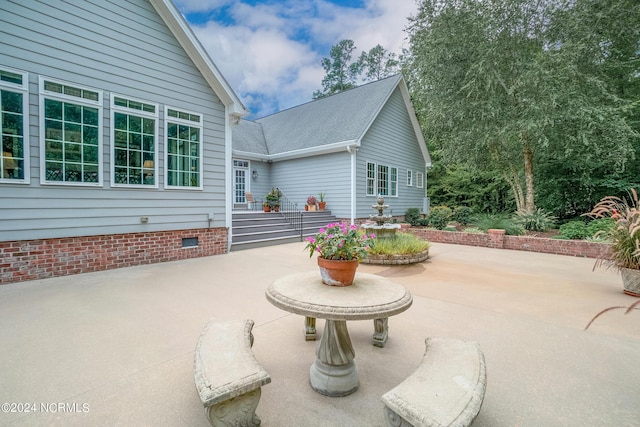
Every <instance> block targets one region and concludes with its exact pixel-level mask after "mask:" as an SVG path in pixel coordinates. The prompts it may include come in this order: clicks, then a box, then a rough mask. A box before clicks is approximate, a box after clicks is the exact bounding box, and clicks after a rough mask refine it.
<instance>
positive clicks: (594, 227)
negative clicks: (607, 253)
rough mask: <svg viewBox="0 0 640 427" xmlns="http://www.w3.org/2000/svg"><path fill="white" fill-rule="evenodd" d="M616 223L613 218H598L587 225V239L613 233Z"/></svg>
mask: <svg viewBox="0 0 640 427" xmlns="http://www.w3.org/2000/svg"><path fill="white" fill-rule="evenodd" d="M615 226H616V222H615V221H614V219H613V218H597V219H594V220H592V221H589V223H588V224H587V237H598V236H603V237H604V238H606V236H607V235H608V234H609V233H610V232H611V231H613V229H614V228H615Z"/></svg>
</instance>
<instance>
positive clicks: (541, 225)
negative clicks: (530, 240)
mask: <svg viewBox="0 0 640 427" xmlns="http://www.w3.org/2000/svg"><path fill="white" fill-rule="evenodd" d="M556 219H557V218H556V217H554V216H553V215H551V214H550V213H548V212H546V211H545V210H544V209H540V208H538V209H536V210H535V211H533V212H525V211H518V212H516V214H515V216H514V217H513V221H514V222H515V223H516V224H518V225H520V226H522V227H523V228H524V229H525V230H530V231H547V230H548V229H549V228H553V227H554V226H555V225H556Z"/></svg>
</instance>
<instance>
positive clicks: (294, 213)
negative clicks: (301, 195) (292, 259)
mask: <svg viewBox="0 0 640 427" xmlns="http://www.w3.org/2000/svg"><path fill="white" fill-rule="evenodd" d="M277 190H278V193H279V194H280V195H281V196H280V214H281V215H282V216H283V217H284V219H285V220H286V221H287V222H288V223H289V224H291V226H292V227H293V229H294V230H296V231H298V232H300V241H301V242H302V240H303V236H302V230H303V228H302V211H300V210H299V209H298V205H297V204H296V203H293V202H292V201H291V200H289V198H288V197H287V196H285V195H284V193H282V191H280V189H279V188H278V189H277Z"/></svg>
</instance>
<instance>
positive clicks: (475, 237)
mask: <svg viewBox="0 0 640 427" xmlns="http://www.w3.org/2000/svg"><path fill="white" fill-rule="evenodd" d="M409 231H410V232H411V233H413V234H414V235H416V236H418V237H420V238H423V239H425V240H428V241H430V242H436V243H452V244H457V245H469V246H482V247H486V248H497V249H512V250H517V251H531V252H543V253H548V254H556V255H569V256H578V257H585V258H598V257H599V256H601V255H602V254H604V253H605V252H606V251H607V250H608V249H609V245H608V244H606V243H596V242H587V241H584V240H561V239H545V238H540V237H528V236H507V235H505V234H504V230H489V233H487V234H476V233H463V232H454V231H441V230H428V229H425V228H419V227H411V228H410V229H409Z"/></svg>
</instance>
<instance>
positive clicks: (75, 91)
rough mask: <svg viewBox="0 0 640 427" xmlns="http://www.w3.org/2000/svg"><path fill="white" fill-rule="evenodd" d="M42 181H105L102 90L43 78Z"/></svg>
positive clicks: (97, 183) (41, 108)
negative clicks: (103, 175)
mask: <svg viewBox="0 0 640 427" xmlns="http://www.w3.org/2000/svg"><path fill="white" fill-rule="evenodd" d="M40 123H41V126H40V128H41V129H42V130H43V131H42V132H41V136H40V139H41V143H40V147H41V156H40V158H41V166H42V167H41V171H42V172H41V178H40V179H41V182H42V183H43V184H52V183H56V184H58V183H64V184H89V185H101V184H102V132H101V130H102V91H99V90H94V89H90V88H85V87H81V86H78V85H75V84H68V83H64V82H60V81H55V80H51V79H47V78H43V77H41V78H40Z"/></svg>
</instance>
